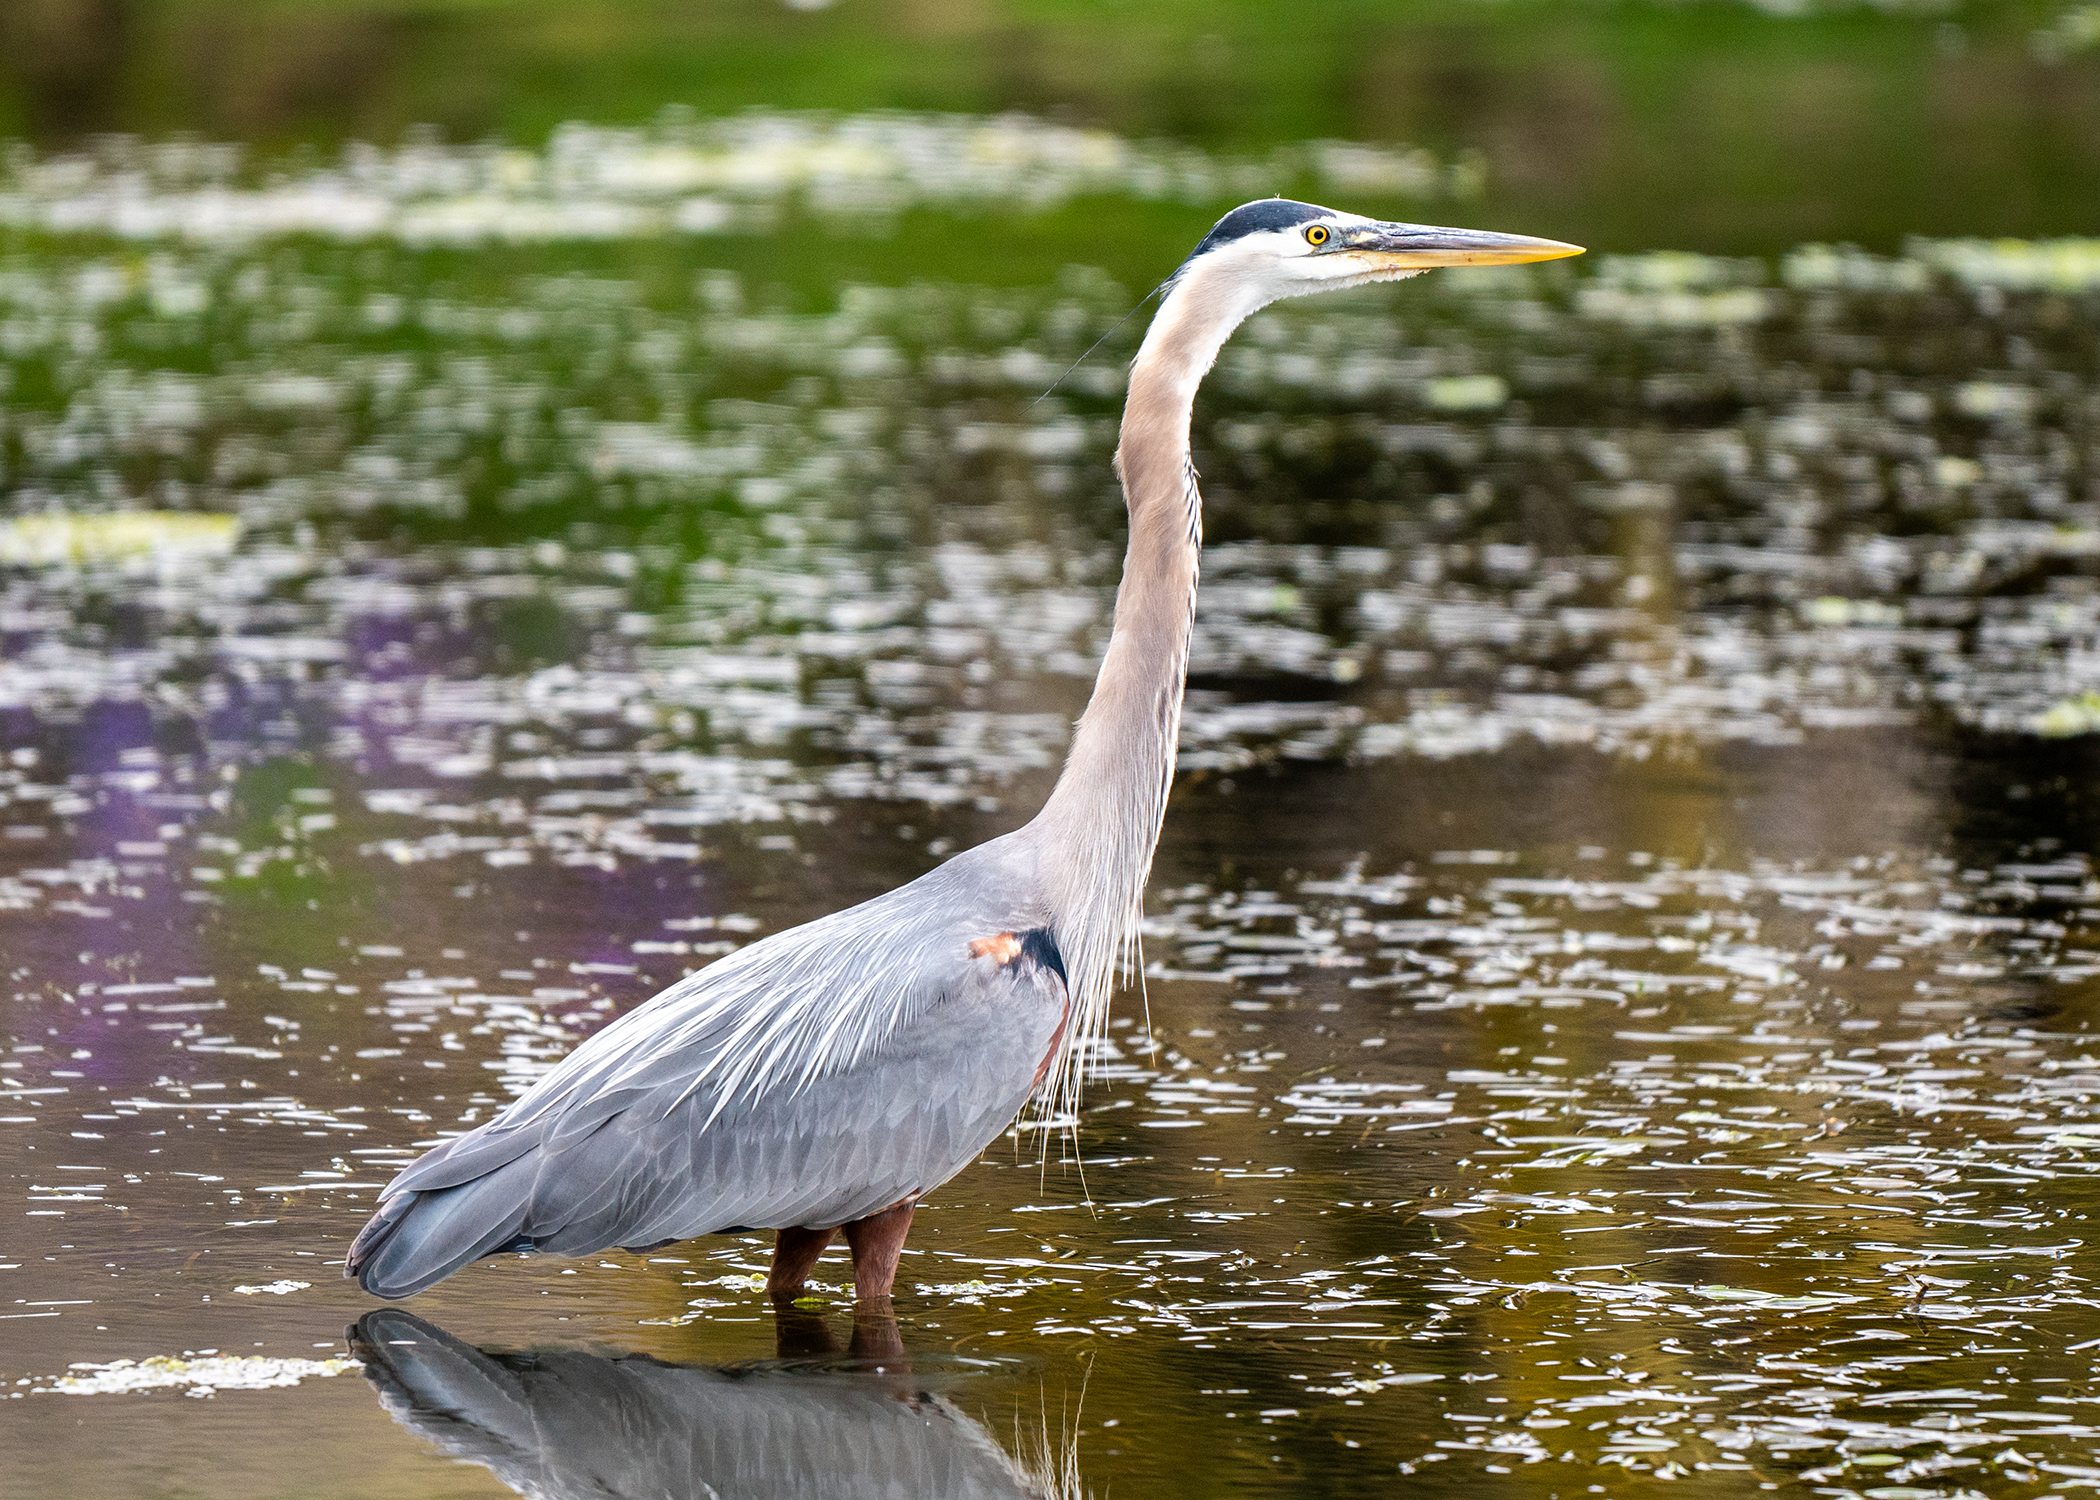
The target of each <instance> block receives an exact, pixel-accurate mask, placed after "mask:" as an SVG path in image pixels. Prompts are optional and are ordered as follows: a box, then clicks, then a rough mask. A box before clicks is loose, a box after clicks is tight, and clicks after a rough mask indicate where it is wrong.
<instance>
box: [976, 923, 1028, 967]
mask: <svg viewBox="0 0 2100 1500" xmlns="http://www.w3.org/2000/svg"><path fill="white" fill-rule="evenodd" d="M1020 956H1021V940H1020V939H1019V938H1017V937H1015V936H1014V935H1013V934H1012V933H1010V932H1002V933H998V934H997V935H995V936H993V937H988V938H979V939H977V941H976V942H974V943H972V944H970V957H972V958H989V959H991V960H993V961H994V962H996V963H998V964H999V965H1000V966H1001V967H1002V968H1003V967H1005V966H1006V965H1007V964H1010V963H1012V962H1013V961H1014V960H1015V959H1017V958H1019V957H1020Z"/></svg>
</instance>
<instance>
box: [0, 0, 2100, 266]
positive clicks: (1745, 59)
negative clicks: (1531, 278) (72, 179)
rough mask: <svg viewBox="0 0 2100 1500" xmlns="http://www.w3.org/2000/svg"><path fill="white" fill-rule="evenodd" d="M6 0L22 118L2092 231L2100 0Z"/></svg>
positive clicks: (1564, 212) (1, 13)
mask: <svg viewBox="0 0 2100 1500" xmlns="http://www.w3.org/2000/svg"><path fill="white" fill-rule="evenodd" d="M799 5H802V6H810V7H811V8H798V4H784V3H782V0H682V3H674V0H8V3H7V4H6V5H4V6H0V136H14V137H19V138H26V139H28V140H30V141H32V142H33V143H35V144H37V145H38V146H40V147H54V146H63V145H66V144H68V143H71V142H75V141H78V140H80V139H82V138H85V137H88V136H91V135H94V134H96V133H99V132H109V131H126V132H136V133H140V134H144V135H147V136H153V137H159V136H165V135H168V134H170V133H175V132H194V133H196V134H198V135H201V136H203V137H206V138H209V139H215V140H242V141H250V142H255V143H257V144H260V145H265V146H269V147H273V148H275V147H284V146H296V145H302V144H310V145H312V146H315V147H321V148H326V147H328V146H330V145H332V144H334V143H337V142H340V141H343V140H346V139H366V140H375V141H379V142H381V143H385V142H389V141H393V140H398V139H399V138H400V137H401V136H402V134H403V133H404V132H405V131H408V130H409V129H411V128H412V127H415V126H418V125H427V126H432V127H435V128H436V129H437V130H438V131H439V132H440V133H441V134H442V136H443V137H444V138H446V139H449V140H455V141H478V140H484V139H500V140H504V141H507V142H510V143H513V144H519V145H526V146H532V145H537V144H538V143H540V141H542V140H543V139H544V138H545V136H546V134H547V132H548V131H549V130H550V129H551V128H553V127H554V126H555V125H557V124H558V123H560V122H562V121H564V120H589V121H593V122H596V123H601V124H614V123H621V122H634V123H640V122H645V121H648V120H650V119H652V118H653V117H655V116H656V115H657V114H658V113H659V112H660V111H661V110H663V109H664V108H665V107H666V106H671V105H678V106H686V107H690V108H691V109H693V110H694V111H696V112H698V113H700V114H702V115H716V114H724V113H731V112H735V111H739V110H744V109H748V108H751V107H754V106H768V107H777V108H792V109H809V108H820V109H836V110H842V111H864V110H872V109H907V110H937V111H968V112H997V111H1006V110H1019V111H1026V112H1028V113H1031V114H1035V115H1039V116H1044V117H1047V118H1051V119H1055V120H1060V121H1065V122H1069V123H1075V124H1088V125H1099V126H1103V127H1106V128H1109V129H1112V130H1115V131H1117V132H1119V133H1122V134H1124V135H1129V136H1137V137H1156V138H1171V139H1178V140H1184V141H1188V142H1192V143H1195V144H1200V145H1203V146H1207V147H1212V148H1224V149H1232V150H1245V149H1254V148H1259V147H1262V146H1264V145H1266V144H1270V143H1275V142H1282V141H1295V140H1305V139H1311V138H1320V137H1335V138H1342V139H1350V140H1360V141H1370V142H1387V143H1398V142H1405V143H1409V144H1414V145H1419V146H1424V147H1427V148H1430V149H1432V150H1434V151H1437V152H1438V153H1440V154H1443V155H1446V156H1449V155H1451V154H1454V153H1462V152H1477V153H1478V154H1479V155H1478V160H1479V161H1481V162H1482V163H1483V164H1484V166H1485V177H1486V182H1487V185H1488V188H1487V191H1488V198H1489V203H1490V206H1491V207H1492V208H1493V209H1495V210H1496V211H1497V212H1498V213H1499V214H1500V215H1501V216H1502V217H1507V218H1511V219H1513V220H1518V219H1521V220H1522V221H1523V222H1526V223H1533V224H1544V225H1546V226H1547V227H1549V228H1550V229H1552V231H1553V232H1554V233H1556V234H1560V235H1563V236H1566V237H1568V238H1572V239H1579V240H1582V241H1584V242H1585V243H1588V244H1590V245H1593V246H1597V247H1601V248H1620V249H1627V248H1646V247H1653V246H1661V245H1668V246H1675V247H1684V248H1693V249H1701V250H1714V251H1726V252H1769V251H1774V250H1779V249H1783V248H1785V247H1788V246H1791V245H1794V244H1798V243H1801V242H1803V241H1810V240H1823V241H1832V240H1847V241H1854V242H1858V243H1861V244H1864V245H1867V246H1869V247H1872V248H1877V249H1893V248H1896V247H1897V246H1898V245H1899V244H1900V242H1901V241H1902V239H1903V238H1904V237H1905V236H1906V235H1911V234H1925V235H1947V234H1985V235H1997V234H2005V235H2025V236H2037V235H2051V234H2065V233H2081V232H2090V231H2091V230H2092V229H2093V228H2094V226H2095V223H2096V220H2100V211H2096V210H2100V5H2093V4H2091V3H2071V4H2068V5H2067V4H2065V3H2063V0H1979V3H1972V4H1953V5H1947V6H1903V7H1898V6H1893V5H1887V6H1880V7H1876V6H1871V5H1844V6H1808V5H1798V4H1791V3H1789V4H1772V5H1769V6H1766V7H1764V8H1759V7H1757V6H1752V5H1748V4H1737V3H1702V0H1694V3H1684V4H1652V3H1644V0H1623V3H1613V0H1502V3H1484V0H1323V3H1319V4H1313V5H1286V4H1279V3H1274V0H833V3H830V4H822V3H821V0H815V3H813V0H799Z"/></svg>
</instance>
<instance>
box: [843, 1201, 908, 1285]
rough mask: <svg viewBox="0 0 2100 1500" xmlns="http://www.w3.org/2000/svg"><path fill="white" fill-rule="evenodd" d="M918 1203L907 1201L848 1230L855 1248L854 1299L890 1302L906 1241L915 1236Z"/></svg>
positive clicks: (856, 1223)
mask: <svg viewBox="0 0 2100 1500" xmlns="http://www.w3.org/2000/svg"><path fill="white" fill-rule="evenodd" d="M918 1201H919V1200H918V1199H917V1198H916V1197H912V1198H906V1199H905V1200H904V1201H903V1202H902V1203H899V1204H896V1205H894V1206H892V1207H890V1208H886V1209H884V1210H883V1211H882V1212H881V1213H879V1214H870V1215H868V1217H867V1218H865V1219H855V1220H854V1221H853V1222H852V1223H851V1224H848V1225H846V1226H845V1228H846V1243H847V1244H848V1245H850V1246H851V1247H852V1248H853V1295H854V1296H856V1297H858V1298H860V1299H861V1300H862V1301H864V1302H865V1301H868V1300H870V1299H871V1298H875V1297H880V1298H882V1299H884V1300H885V1301H887V1300H888V1299H889V1295H890V1284H891V1283H892V1282H894V1281H895V1280H896V1279H897V1257H898V1256H899V1255H901V1254H903V1253H904V1237H905V1236H906V1235H908V1234H910V1233H911V1215H912V1210H913V1209H914V1208H916V1207H917V1206H918Z"/></svg>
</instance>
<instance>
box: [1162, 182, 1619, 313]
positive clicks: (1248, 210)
mask: <svg viewBox="0 0 2100 1500" xmlns="http://www.w3.org/2000/svg"><path fill="white" fill-rule="evenodd" d="M1580 254H1582V247H1581V246H1580V245H1564V244H1562V243H1561V242H1560V241H1559V240H1541V239H1533V238H1531V237H1530V236H1529V235H1522V234H1497V233H1494V232H1492V231H1489V230H1484V229H1443V228H1438V227H1436V226H1433V225H1429V224H1394V223H1386V222H1382V221H1380V220H1377V219H1366V218H1363V217H1361V216H1359V215H1357V214H1347V213H1342V212H1339V211H1338V210H1336V209H1332V208H1322V207H1320V206H1319V205H1318V204H1316V203H1298V202H1294V201H1293V200H1291V199H1289V198H1263V199H1259V200H1257V201H1256V202H1253V203H1243V204H1241V205H1240V206H1239V207H1238V208H1235V209H1234V210H1233V211H1232V212H1231V213H1229V214H1227V215H1226V216H1225V217H1224V218H1222V219H1220V220H1218V222H1217V224H1216V225H1215V226H1213V227H1212V229H1211V231H1210V233H1209V234H1207V235H1205V236H1204V237H1203V241H1202V243H1200V244H1199V245H1197V246H1196V248H1195V250H1194V251H1193V252H1192V253H1191V254H1190V256H1189V258H1188V259H1187V260H1186V261H1184V262H1183V263H1182V267H1181V269H1180V270H1179V271H1178V272H1176V273H1175V279H1176V280H1177V281H1178V280H1182V279H1184V278H1188V277H1190V276H1192V275H1194V274H1196V273H1198V272H1199V271H1200V272H1201V273H1202V275H1203V277H1204V279H1205V280H1209V279H1211V278H1212V277H1216V278H1218V279H1219V280H1220V281H1221V282H1223V283H1224V284H1227V285H1230V286H1231V287H1233V288H1234V289H1235V290H1236V291H1238V292H1239V293H1240V294H1241V295H1242V296H1243V297H1245V298H1247V299H1248V300H1250V301H1251V302H1252V303H1253V304H1254V305H1256V306H1260V305H1263V304H1266V303H1270V302H1275V301H1277V300H1279V299H1281V298H1284V297H1302V296H1305V295H1307V294H1308V293H1311V292H1326V291H1339V290H1340V289H1342V288H1344V287H1352V286H1364V285H1367V284H1369V283H1371V282H1374V281H1393V280H1397V279H1398V278H1400V277H1402V276H1414V275H1418V274H1420V273H1421V272H1423V271H1429V270H1434V269H1435V268H1436V267H1438V266H1506V265H1518V264H1521V263H1523V262H1526V261H1534V260H1559V259H1560V258H1561V257H1562V256H1567V255H1580Z"/></svg>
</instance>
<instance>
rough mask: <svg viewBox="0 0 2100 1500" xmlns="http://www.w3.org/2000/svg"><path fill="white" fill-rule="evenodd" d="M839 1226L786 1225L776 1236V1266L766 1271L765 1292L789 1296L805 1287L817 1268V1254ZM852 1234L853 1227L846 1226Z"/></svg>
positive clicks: (774, 1249) (774, 1262)
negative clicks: (806, 1227) (813, 1227)
mask: <svg viewBox="0 0 2100 1500" xmlns="http://www.w3.org/2000/svg"><path fill="white" fill-rule="evenodd" d="M837 1233H838V1231H837V1230H836V1229H783V1230H781V1231H780V1232H779V1233H778V1234H776V1235H774V1236H773V1266H772V1269H771V1270H769V1271H768V1272H767V1273H766V1292H767V1294H768V1295H770V1296H774V1297H789V1296H793V1295H794V1294H795V1293H796V1292H799V1291H801V1290H802V1284H803V1283H804V1282H805V1281H807V1280H809V1273H810V1272H811V1271H814V1270H815V1269H816V1268H817V1257H818V1256H820V1255H822V1254H823V1253H824V1247H825V1246H826V1245H828V1244H830V1243H831V1237H832V1236H833V1235H835V1234H837ZM846 1233H847V1238H848V1239H849V1240H850V1239H851V1238H852V1233H853V1232H852V1230H850V1229H849V1230H847V1232H846Z"/></svg>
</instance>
